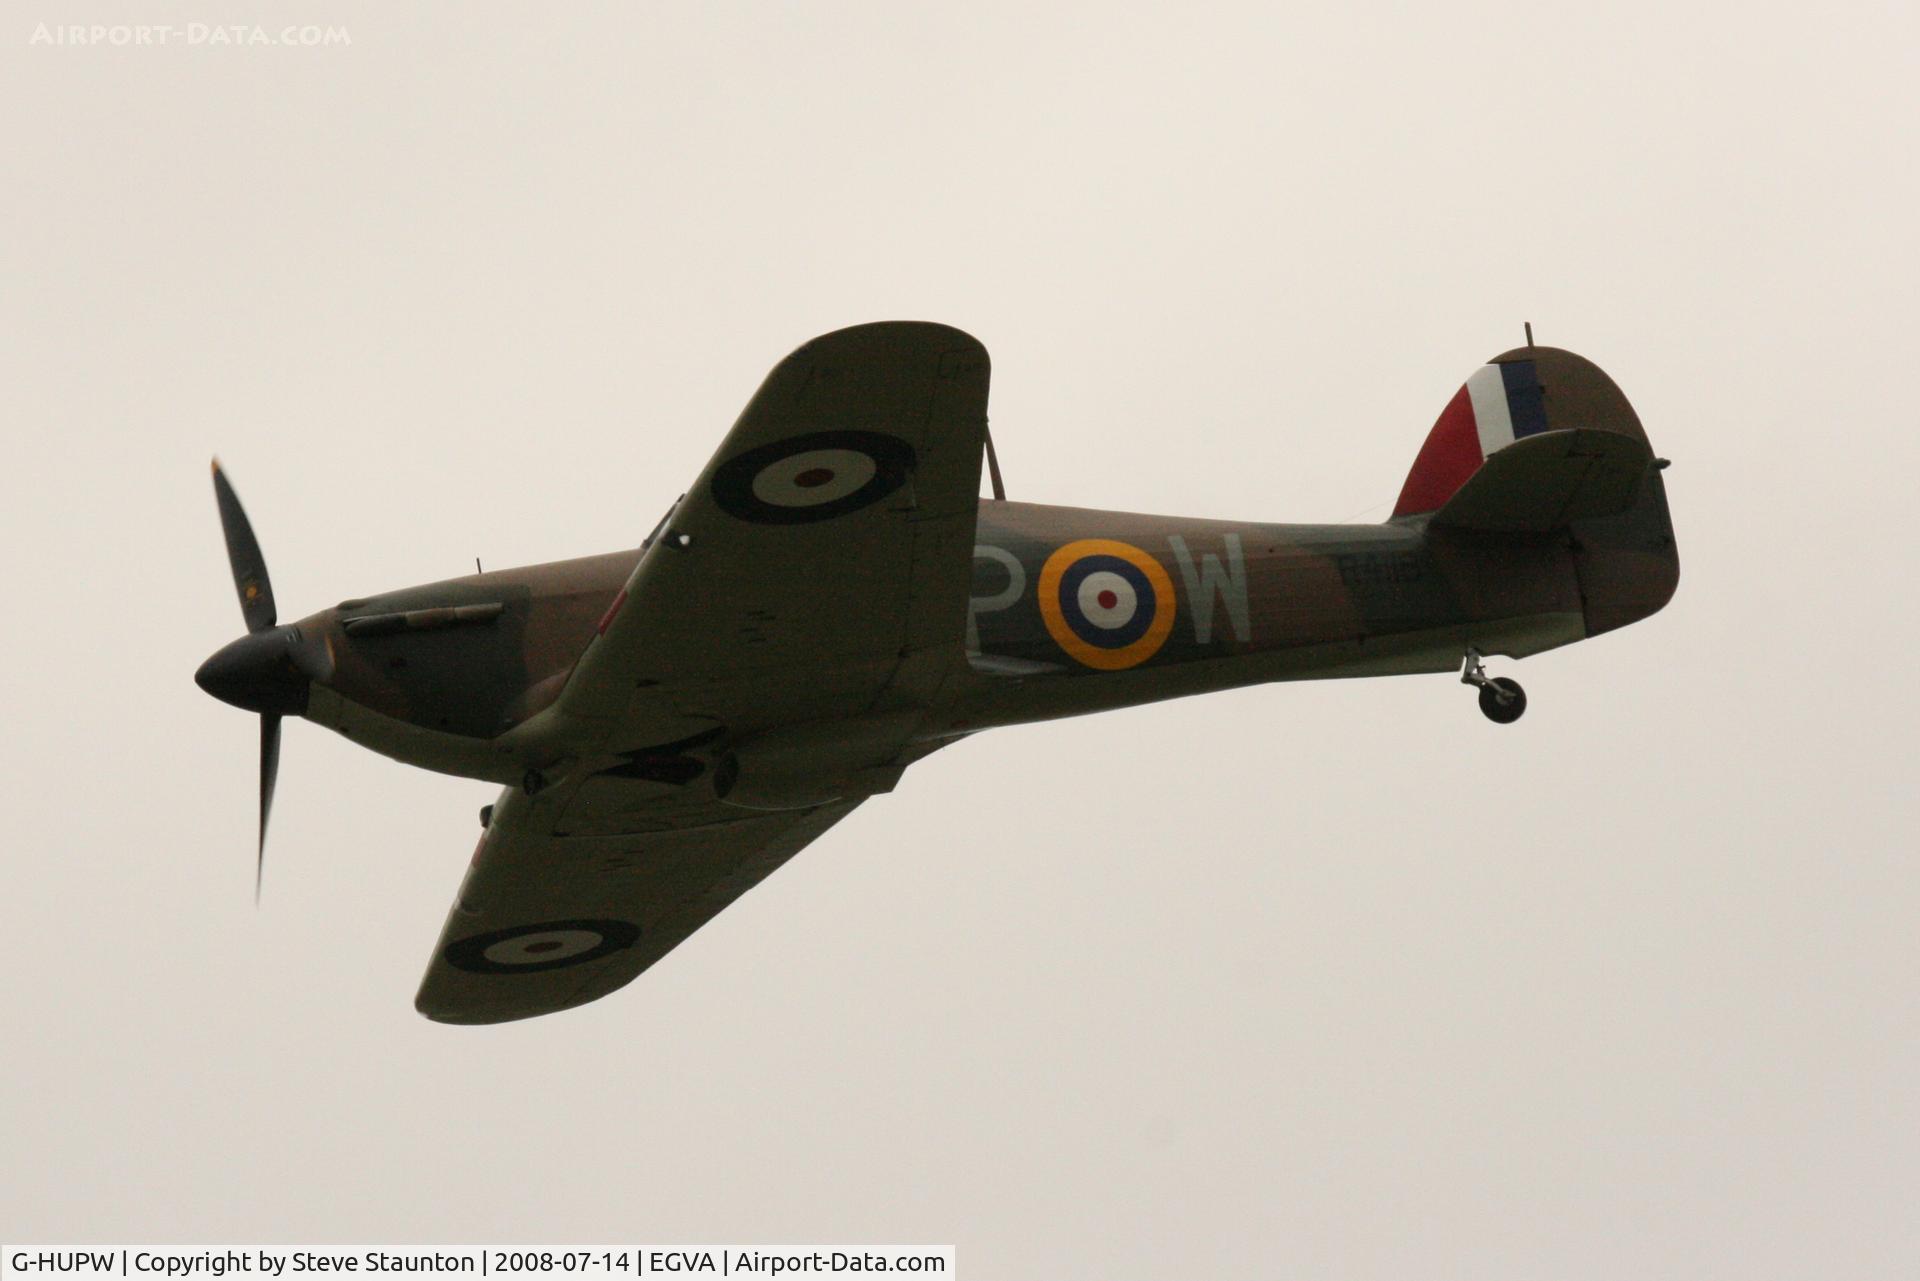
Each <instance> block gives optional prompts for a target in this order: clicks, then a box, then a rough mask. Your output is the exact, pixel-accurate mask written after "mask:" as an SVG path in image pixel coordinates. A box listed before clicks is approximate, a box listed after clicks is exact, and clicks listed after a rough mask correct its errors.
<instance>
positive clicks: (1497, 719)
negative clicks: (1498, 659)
mask: <svg viewBox="0 0 1920 1281" xmlns="http://www.w3.org/2000/svg"><path fill="white" fill-rule="evenodd" d="M1503 695H1504V696H1505V700H1504V701H1502V696H1503ZM1480 710H1481V712H1482V713H1483V714H1485V716H1486V718H1487V719H1488V720H1490V721H1492V722H1493V723H1494V724H1495V725H1511V724H1513V723H1514V722H1515V721H1517V720H1519V719H1520V717H1521V714H1522V713H1524V712H1525V711H1526V710H1527V691H1525V690H1524V689H1521V688H1520V682H1519V681H1517V680H1514V679H1512V678H1511V677H1508V676H1496V677H1494V678H1493V683H1492V685H1491V686H1487V685H1482V686H1481V687H1480Z"/></svg>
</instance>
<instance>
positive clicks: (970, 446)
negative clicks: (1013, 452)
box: [416, 322, 988, 1023]
mask: <svg viewBox="0 0 1920 1281" xmlns="http://www.w3.org/2000/svg"><path fill="white" fill-rule="evenodd" d="M987 379H988V361H987V353H986V350H985V348H983V347H982V346H981V345H980V344H979V343H978V342H976V341H975V340H974V339H972V338H970V337H968V336H967V335H966V334H963V333H961V332H960V331H959V330H957V329H950V328H947V327H946V326H944V325H933V324H922V323H917V322H890V323H884V324H875V325H861V326H858V327H856V328H853V329H843V330H840V331H839V332H837V333H832V334H828V335H826V336H824V337H822V338H816V339H815V340H813V341H812V342H810V343H808V344H806V345H805V346H803V347H801V348H800V349H799V350H798V351H796V352H794V353H793V354H792V355H791V356H789V357H787V359H786V360H784V361H782V362H781V363H780V364H779V365H778V366H776V367H775V368H774V370H773V372H772V373H771V374H769V375H768V376H767V379H766V381H765V383H763V384H762V385H761V387H760V390H759V391H758V392H757V393H756V394H755V395H754V397H753V399H752V401H751V402H749V403H748V405H747V408H746V410H745V411H744V412H743V413H742V414H741V415H740V419H739V421H738V422H737V423H735V424H734V427H733V430H732V432H731V433H729V434H728V436H727V438H726V440H725V442H724V443H723V444H722V445H721V446H720V450H719V452H718V453H717V454H715V455H714V457H713V460H712V461H711V462H709V463H708V464H707V466H706V468H705V470H703V471H702V472H701V474H700V476H699V478H698V479H697V480H696V481H695V482H694V484H693V486H692V488H690V489H689V490H688V491H687V493H686V495H685V496H684V497H683V498H682V499H681V500H680V501H679V502H678V503H677V504H676V505H675V506H674V508H673V509H672V510H671V511H670V512H669V513H668V514H667V516H666V518H665V519H663V520H662V522H661V524H660V527H659V528H658V529H656V530H655V532H654V534H653V536H652V537H651V538H650V539H649V540H648V542H647V545H646V548H645V550H644V551H643V552H642V554H641V557H640V562H639V565H638V566H637V568H636V569H635V570H634V572H633V575H632V577H631V578H630V579H629V580H628V582H627V585H626V588H625V590H623V591H622V592H621V593H620V594H619V596H618V597H616V599H615V601H614V603H613V605H612V606H611V607H610V608H609V609H608V610H607V613H606V616H605V617H604V618H603V619H602V620H601V623H600V626H599V629H598V632H597V634H596V635H595V636H594V638H593V639H592V640H591V641H590V642H589V644H588V646H587V649H586V651H585V653H584V654H583V655H582V656H581V658H580V661H579V662H578V663H577V664H576V666H575V667H574V669H573V672H572V674H571V676H570V677H569V678H568V680H567V683H566V685H565V687H564V688H563V689H562V690H561V692H560V694H559V696H558V699H557V700H556V702H555V704H554V705H553V706H552V707H551V708H550V709H548V711H547V712H543V713H541V715H542V716H545V717H547V718H548V721H547V727H546V728H547V729H548V730H550V731H553V732H554V733H555V736H556V741H563V742H565V743H566V744H567V747H568V752H569V753H570V756H571V762H570V763H568V762H562V763H560V764H559V765H557V766H556V768H555V770H554V771H553V775H554V776H553V778H552V779H551V781H550V782H549V783H548V784H547V785H546V786H544V787H539V788H536V789H535V790H534V792H533V794H531V795H529V794H528V792H527V791H526V790H525V789H519V788H515V789H509V790H508V791H507V792H506V793H504V794H503V795H502V797H501V799H500V801H499V802H498V803H497V804H496V805H495V807H494V809H493V811H492V816H491V819H490V822H489V824H488V828H487V832H486V835H485V836H484V838H483V839H482V841H481V843H480V847H479V849H478V850H476V851H475V854H474V862H473V866H472V868H471V869H470V870H469V872H468V874H467V879H466V881H465V882H464V883H463V884H462V886H461V888H460V893H459V896H458V899H457V900H456V902H455V904H454V908H453V911H452V912H451V913H450V914H449V916H448V918H447V923H446V926H445V928H444V930H443V931H442V934H441V938H440V944H439V948H438V950H437V951H436V952H435V955H434V958H433V961H432V963H431V965H430V966H429V968H428V971H427V976H426V979H425V981H424V982H423V983H422V985H421V988H420V994H419V997H418V998H417V1000H416V1004H417V1006H418V1007H419V1009H420V1011H421V1012H422V1013H423V1014H425V1015H427V1016H428V1017H429V1018H432V1019H437V1020H440V1021H443V1022H451V1023H491V1022H499V1021H502V1020H507V1019H516V1018H526V1017H529V1016H532V1015H536V1014H543V1013H547V1012H549V1011H552V1010H559V1009H564V1008H566V1007H568V1006H572V1005H579V1004H581V1003H583V1002H586V1001H591V1000H594V999H595V998H597V997H601V996H604V995H606V994H607V993H608V992H611V991H613V990H614V989H615V988H618V987H620V986H621V985H622V984H625V983H627V982H630V981H631V980H632V979H633V978H635V977H636V976H637V975H639V974H640V973H641V972H642V971H643V970H645V969H646V968H647V967H648V966H649V965H651V964H653V962H654V961H656V960H658V959H659V958H660V957H662V956H664V955H665V954H666V953H667V952H668V951H670V950H672V949H673V947H675V946H676V945H677V944H678V943H679V942H680V941H681V940H682V939H684V938H686V937H687V936H688V935H689V934H691V933H692V932H693V931H694V930H696V929H698V928H699V927H700V926H701V925H702V924H704V923H705V922H706V921H708V920H710V919H711V918H712V917H713V916H714V915H715V914H716V913H718V912H719V911H720V910H721V909H722V908H724V907H725V906H726V905H727V904H728V903H730V902H732V901H733V900H734V899H736V898H738V897H739V896H740V895H741V894H744V893H745V892H746V891H747V890H749V889H751V888H752V887H753V886H754V885H755V884H757V883H758V882H759V881H760V880H761V879H762V878H763V877H765V876H766V875H767V874H768V873H769V872H771V871H772V870H773V869H774V868H776V867H778V866H779V865H780V864H781V863H783V862H785V861H786V860H787V859H788V858H790V857H792V856H793V855H794V854H795V853H797V852H798V851H799V850H800V849H802V848H803V847H805V846H806V845H807V844H808V843H809V842H811V841H812V840H814V838H816V837H818V836H819V835H820V834H821V833H822V832H824V831H826V830H827V829H828V828H829V827H831V826H832V825H833V824H834V823H836V822H838V821H839V820H840V818H841V817H843V816H844V815H845V814H847V813H848V812H849V811H851V810H852V809H853V808H854V807H855V806H856V805H858V804H859V802H860V798H861V797H862V796H863V795H865V794H866V793H867V792H870V791H873V790H885V788H886V787H889V786H891V783H890V781H888V780H889V779H890V777H891V776H892V775H897V773H898V770H899V769H900V768H903V767H904V765H905V764H906V763H907V762H908V761H910V760H912V759H916V758H917V757H918V756H921V755H925V754H926V752H928V751H931V750H932V745H929V744H916V743H914V742H912V741H911V740H912V733H913V726H914V725H916V724H917V723H918V721H919V719H920V716H921V714H922V713H923V712H924V711H925V710H926V709H927V708H928V707H929V706H930V705H931V704H932V703H933V702H934V701H935V700H936V699H937V698H938V696H939V695H940V693H941V691H942V689H943V688H945V686H946V682H947V681H948V680H950V679H952V678H953V677H954V676H955V675H956V674H957V673H960V672H964V671H965V663H966V655H965V632H966V608H967V595H968V591H969V588H970V584H971V581H972V571H973V539H974V524H975V519H976V515H977V513H978V510H979V489H980V460H981V450H982V446H983V442H984V438H985V433H986V404H987ZM855 718H860V724H861V726H862V727H863V728H861V729H860V730H858V731H855V730H854V729H853V728H852V725H853V721H854V719H855ZM794 726H800V727H806V726H812V727H815V730H816V732H817V733H818V734H819V735H820V737H817V738H814V739H809V740H806V741H805V745H804V747H803V749H800V750H798V751H797V755H796V750H795V749H794V748H793V745H792V744H789V745H788V757H787V759H788V760H793V759H798V760H800V761H802V762H803V765H802V769H803V772H804V770H810V769H812V768H814V766H815V765H816V764H818V763H819V760H820V757H821V756H822V755H823V754H825V755H830V754H832V752H833V751H835V750H838V749H840V748H842V747H844V746H846V745H848V744H851V745H852V746H851V748H850V749H849V750H852V751H855V752H856V753H858V752H870V753H871V759H869V758H868V757H861V758H859V759H856V760H850V761H844V762H840V764H841V765H843V766H848V767H859V766H863V765H872V766H876V767H878V768H877V769H875V770H873V771H870V773H871V774H873V775H876V777H871V778H868V779H867V780H866V782H867V784H868V785H867V786H866V788H865V791H857V790H846V791H835V790H833V789H834V787H837V786H838V783H837V782H836V783H834V784H832V785H831V786H829V787H827V788H825V789H823V790H822V791H821V795H823V796H840V797H843V798H844V799H835V800H827V801H825V802H824V803H820V804H814V805H811V806H808V807H806V808H795V809H781V810H777V811H755V810H745V809H740V808H737V807H735V806H729V805H726V804H723V803H722V802H721V801H719V800H718V799H717V796H716V790H715V780H714V766H715V763H716V755H717V754H718V753H719V752H720V751H722V750H727V749H729V748H730V745H732V744H734V743H736V742H738V741H740V740H741V739H742V738H743V736H751V735H753V734H755V733H759V732H762V731H779V730H782V729H783V727H794ZM843 727H844V732H843ZM863 735H864V736H867V737H869V738H871V739H872V741H871V742H867V741H866V740H865V739H863V737H862V736H863ZM761 741H763V742H764V741H766V740H765V739H762V740H761ZM729 786H731V784H729Z"/></svg>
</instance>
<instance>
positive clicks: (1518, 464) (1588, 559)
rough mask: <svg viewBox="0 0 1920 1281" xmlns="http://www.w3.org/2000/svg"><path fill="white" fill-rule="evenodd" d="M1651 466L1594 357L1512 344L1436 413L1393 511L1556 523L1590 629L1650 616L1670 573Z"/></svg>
mask: <svg viewBox="0 0 1920 1281" xmlns="http://www.w3.org/2000/svg"><path fill="white" fill-rule="evenodd" d="M1663 466H1665V464H1664V463H1659V462H1656V460H1655V459H1654V456H1653V449H1652V447H1651V446H1650V445H1649V443H1648V441H1647V433H1646V431H1645V429H1644V428H1642V427H1641V426H1640V419H1639V417H1638V416H1637V415H1636V414H1635V413H1634V412H1633V406H1632V405H1630V404H1628V403H1627V398H1626V396H1624V395H1622V394H1621V391H1620V389H1619V388H1618V387H1617V386H1615V385H1614V382H1613V380H1612V379H1611V378H1609V377H1607V375H1606V374H1605V373H1603V372H1602V371H1601V369H1600V367H1599V366H1598V365H1595V364H1594V363H1593V362H1592V361H1589V360H1586V359H1583V358H1582V357H1580V356H1576V355H1574V354H1573V353H1572V352H1570V351H1561V350H1559V349H1558V348H1555V347H1521V348H1517V349H1515V350H1513V351H1509V352H1507V353H1505V354H1504V355H1500V356H1495V357H1494V358H1493V360H1492V361H1491V362H1489V363H1488V364H1486V365H1483V366H1481V367H1480V368H1479V369H1478V370H1476V371H1475V372H1474V374H1473V375H1472V376H1471V377H1470V378H1468V379H1467V381H1466V383H1465V385H1463V386H1462V387H1461V388H1460V390H1459V391H1458V392H1457V393H1455V394H1454V397H1453V399H1452V400H1450V401H1448V402H1447V407H1446V408H1445V409H1443V410H1441V411H1440V418H1439V420H1438V421H1437V422H1435V423H1434V425H1433V430H1432V431H1431V432H1429V433H1428V434H1427V440H1426V443H1425V444H1424V445H1422V446H1421V448H1420V453H1419V456H1418V457H1416V458H1415V459H1414V463H1413V470H1412V471H1410V472H1409V473H1408V474H1407V482H1406V484H1405V486H1404V487H1402V489H1401V491H1400V501H1399V502H1398V503H1396V504H1395V505H1394V511H1393V515H1394V518H1395V519H1402V518H1406V517H1415V516H1430V517H1431V524H1432V525H1434V526H1438V527H1442V528H1454V529H1464V530H1481V531H1486V532H1489V533H1504V534H1521V533H1535V534H1545V533H1550V532H1552V531H1555V530H1565V531H1568V534H1569V538H1570V541H1571V545H1572V548H1573V555H1574V563H1575V566H1576V568H1577V570H1578V572H1579V575H1580V582H1581V591H1582V595H1583V597H1584V598H1585V608H1586V615H1587V627H1588V633H1589V634H1590V635H1591V634H1594V633H1597V632H1601V631H1606V630H1608V629H1610V628H1613V627H1619V626H1622V625H1623V624H1625V623H1630V622H1632V621H1634V620H1635V619H1638V618H1644V617H1646V616H1647V615H1648V614H1651V613H1653V612H1654V611H1655V610H1657V609H1659V608H1660V607H1661V606H1662V605H1664V604H1666V602H1667V600H1668V599H1669V598H1670V597H1671V596H1672V595H1673V589H1674V587H1675V585H1676V584H1677V583H1678V582H1679V577H1680V561H1679V557H1678V554H1677V553H1676V552H1675V550H1674V542H1673V526H1672V523H1671V521H1670V519H1669V517H1668V513H1667V499H1666V490H1665V487H1664V486H1663V484H1662V482H1661V478H1660V474H1659V469H1660V468H1661V467H1663Z"/></svg>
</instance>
